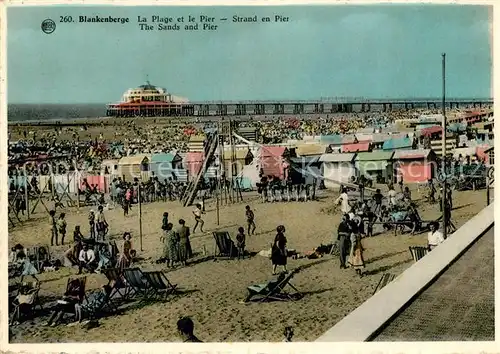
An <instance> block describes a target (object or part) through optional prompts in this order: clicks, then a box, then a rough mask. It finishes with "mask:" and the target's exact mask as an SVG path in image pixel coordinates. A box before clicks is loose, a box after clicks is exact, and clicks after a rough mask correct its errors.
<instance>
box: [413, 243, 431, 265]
mask: <svg viewBox="0 0 500 354" xmlns="http://www.w3.org/2000/svg"><path fill="white" fill-rule="evenodd" d="M409 250H410V254H411V257H412V258H413V260H414V261H415V262H418V261H419V260H420V259H422V258H423V257H424V256H425V255H426V254H427V252H429V250H428V249H427V247H422V246H410V247H409Z"/></svg>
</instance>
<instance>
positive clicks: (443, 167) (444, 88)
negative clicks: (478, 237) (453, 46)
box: [441, 53, 451, 239]
mask: <svg viewBox="0 0 500 354" xmlns="http://www.w3.org/2000/svg"><path fill="white" fill-rule="evenodd" d="M442 80H443V82H442V84H443V97H442V102H441V108H442V110H443V131H442V133H441V139H442V141H441V143H442V148H441V151H442V160H441V164H442V170H443V172H442V173H443V193H442V201H441V203H442V209H443V237H444V239H446V236H447V235H446V234H447V232H446V231H447V230H446V226H447V224H448V220H447V219H448V217H447V211H446V208H447V203H446V197H447V194H448V190H447V188H446V185H447V183H446V182H447V181H446V178H447V175H446V53H443V54H442ZM450 212H451V211H450Z"/></svg>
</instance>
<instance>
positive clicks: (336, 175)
mask: <svg viewBox="0 0 500 354" xmlns="http://www.w3.org/2000/svg"><path fill="white" fill-rule="evenodd" d="M355 157H356V154H354V153H343V154H323V155H321V157H320V158H319V162H321V174H322V176H323V177H324V179H325V187H326V188H332V189H338V188H339V187H340V184H339V183H336V182H340V183H349V182H351V177H355V176H356V175H357V173H356V167H355V165H354V158H355Z"/></svg>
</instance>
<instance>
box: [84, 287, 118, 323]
mask: <svg viewBox="0 0 500 354" xmlns="http://www.w3.org/2000/svg"><path fill="white" fill-rule="evenodd" d="M98 291H101V290H97V291H94V293H96V292H98ZM88 299H89V296H87V297H86V299H85V301H83V302H82V303H81V304H79V305H78V306H77V308H78V310H77V311H78V312H79V314H77V317H78V318H79V319H80V320H81V319H82V315H83V314H86V315H87V317H88V319H89V320H94V319H98V318H99V317H101V316H102V314H103V313H104V312H106V309H109V311H108V312H115V311H117V310H118V308H117V307H116V306H115V304H113V302H112V301H111V292H110V293H109V294H107V295H106V296H104V297H103V298H102V299H99V300H95V301H89V300H88Z"/></svg>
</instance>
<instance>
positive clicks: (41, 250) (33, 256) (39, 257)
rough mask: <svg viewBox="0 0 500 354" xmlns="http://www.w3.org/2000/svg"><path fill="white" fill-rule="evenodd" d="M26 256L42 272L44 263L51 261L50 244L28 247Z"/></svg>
mask: <svg viewBox="0 0 500 354" xmlns="http://www.w3.org/2000/svg"><path fill="white" fill-rule="evenodd" d="M26 257H27V258H28V259H29V260H30V261H31V263H32V264H33V265H34V266H35V268H36V270H37V271H38V272H39V273H40V272H41V271H42V268H43V264H44V263H46V262H49V261H50V248H49V246H48V245H42V246H34V247H28V248H26Z"/></svg>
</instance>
